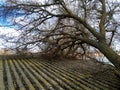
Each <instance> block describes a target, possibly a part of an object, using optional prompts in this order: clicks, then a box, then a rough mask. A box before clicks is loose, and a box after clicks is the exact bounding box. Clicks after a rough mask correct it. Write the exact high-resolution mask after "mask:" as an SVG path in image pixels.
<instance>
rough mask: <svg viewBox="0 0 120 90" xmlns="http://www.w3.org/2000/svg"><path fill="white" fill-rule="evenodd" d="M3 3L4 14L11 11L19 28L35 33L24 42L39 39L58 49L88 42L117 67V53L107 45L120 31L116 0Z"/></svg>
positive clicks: (119, 60) (119, 7)
mask: <svg viewBox="0 0 120 90" xmlns="http://www.w3.org/2000/svg"><path fill="white" fill-rule="evenodd" d="M2 7H3V8H4V11H5V14H7V13H8V14H9V13H10V12H13V13H14V15H12V16H10V17H11V18H9V19H11V20H12V21H13V24H15V25H18V26H19V27H20V29H19V30H22V31H23V32H26V35H27V34H28V33H29V34H32V35H33V36H35V37H36V39H34V40H29V39H28V40H27V42H25V44H35V43H38V42H42V43H44V44H48V45H49V47H50V45H52V46H55V47H57V48H58V47H59V48H60V49H59V50H61V51H62V50H65V48H68V51H69V50H71V48H72V47H73V46H74V48H75V47H77V46H76V45H78V46H79V47H80V46H84V44H88V45H91V46H93V47H95V48H97V49H98V50H99V51H100V52H101V53H103V54H104V55H105V56H106V57H107V58H108V59H109V61H110V62H111V63H112V64H114V65H115V67H116V68H117V69H119V70H120V56H119V55H118V54H117V53H116V52H115V51H114V50H113V49H112V48H111V46H110V45H111V43H112V41H113V39H114V36H115V35H116V33H119V26H120V21H119V20H118V18H119V17H117V16H118V15H119V14H120V3H119V2H117V0H116V1H112V0H42V1H40V0H38V1H34V0H29V1H26V0H7V1H6V4H4V5H3V6H2ZM116 17H117V18H116ZM68 19H70V23H66V21H67V20H68ZM62 21H63V22H62ZM74 23H77V24H76V25H75V24H74ZM49 26H50V27H49ZM27 32H28V33H27ZM108 38H110V39H109V40H108Z"/></svg>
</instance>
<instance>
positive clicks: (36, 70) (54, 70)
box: [0, 59, 120, 90]
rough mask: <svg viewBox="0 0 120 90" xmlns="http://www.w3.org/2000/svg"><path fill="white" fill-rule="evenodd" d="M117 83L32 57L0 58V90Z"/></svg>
mask: <svg viewBox="0 0 120 90" xmlns="http://www.w3.org/2000/svg"><path fill="white" fill-rule="evenodd" d="M119 86H120V83H115V81H108V80H107V79H101V78H97V79H96V78H94V77H93V76H92V75H83V74H80V73H77V72H76V73H74V72H69V71H68V70H66V69H64V68H58V67H56V66H54V65H52V64H50V63H47V62H42V61H38V60H36V59H2V60H0V90H119Z"/></svg>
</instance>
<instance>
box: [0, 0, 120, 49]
mask: <svg viewBox="0 0 120 90" xmlns="http://www.w3.org/2000/svg"><path fill="white" fill-rule="evenodd" d="M1 1H5V0H0V4H1ZM28 1H29V0H28ZM115 1H116V0H115ZM117 1H120V0H117ZM4 24H6V23H5V22H4V19H3V17H0V37H1V35H2V34H3V35H5V34H7V35H10V36H14V35H15V36H18V35H19V33H18V32H16V31H15V30H14V28H10V27H3V25H4ZM116 43H117V42H116ZM4 45H5V42H4V40H3V39H0V49H1V48H4ZM115 48H116V49H119V50H120V46H119V44H116V46H115Z"/></svg>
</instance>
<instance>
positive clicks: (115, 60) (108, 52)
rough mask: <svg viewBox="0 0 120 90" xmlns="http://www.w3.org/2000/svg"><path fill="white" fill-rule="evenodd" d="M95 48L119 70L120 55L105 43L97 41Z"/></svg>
mask: <svg viewBox="0 0 120 90" xmlns="http://www.w3.org/2000/svg"><path fill="white" fill-rule="evenodd" d="M97 48H98V49H99V50H100V51H101V53H103V54H104V55H105V56H106V57H107V59H108V60H109V61H110V62H111V63H112V64H113V65H114V66H115V67H116V68H117V69H118V70H119V71H120V56H119V55H118V54H117V53H116V52H115V51H114V50H113V49H111V48H110V47H109V45H108V44H106V43H103V42H98V46H97Z"/></svg>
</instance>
